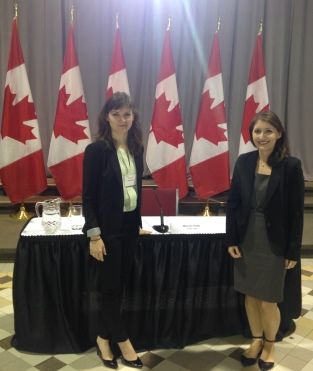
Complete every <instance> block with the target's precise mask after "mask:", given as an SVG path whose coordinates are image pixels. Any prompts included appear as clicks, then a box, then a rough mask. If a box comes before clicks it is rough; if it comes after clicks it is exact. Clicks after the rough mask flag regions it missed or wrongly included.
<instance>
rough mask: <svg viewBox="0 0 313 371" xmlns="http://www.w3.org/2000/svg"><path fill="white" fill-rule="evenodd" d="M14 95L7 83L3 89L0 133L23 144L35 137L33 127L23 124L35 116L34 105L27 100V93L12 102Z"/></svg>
mask: <svg viewBox="0 0 313 371" xmlns="http://www.w3.org/2000/svg"><path fill="white" fill-rule="evenodd" d="M15 96H16V94H14V93H13V94H12V93H11V90H10V87H9V85H7V86H6V88H5V91H4V104H3V114H2V127H1V135H2V138H4V137H10V138H13V139H15V140H17V141H19V142H21V143H23V144H25V143H26V141H27V140H30V139H36V136H35V135H34V134H33V132H32V130H33V127H31V126H29V125H26V124H24V122H25V121H29V120H35V119H36V118H37V117H36V112H35V106H34V103H33V102H28V95H26V97H24V98H23V99H22V100H20V101H19V102H18V103H17V104H13V101H14V98H15Z"/></svg>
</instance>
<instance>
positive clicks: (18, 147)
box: [0, 18, 47, 203]
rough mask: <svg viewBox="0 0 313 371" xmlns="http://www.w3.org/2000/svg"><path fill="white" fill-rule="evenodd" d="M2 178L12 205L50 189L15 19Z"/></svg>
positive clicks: (0, 155)
mask: <svg viewBox="0 0 313 371" xmlns="http://www.w3.org/2000/svg"><path fill="white" fill-rule="evenodd" d="M0 177H1V180H2V184H3V188H4V189H5V192H6V194H7V195H8V197H9V198H10V200H11V202H12V203H20V202H23V201H24V200H25V199H26V198H27V197H30V196H32V195H34V194H36V193H40V192H42V191H44V190H45V189H46V188H47V179H46V173H45V168H44V160H43V153H42V148H41V140H40V135H39V126H38V120H37V115H36V111H35V106H34V102H33V98H32V94H31V91H30V86H29V82H28V77H27V72H26V67H25V62H24V58H23V52H22V48H21V44H20V40H19V36H18V30H17V20H16V18H14V19H13V24H12V36H11V46H10V54H9V61H8V71H7V75H6V81H5V89H4V102H3V113H2V125H1V135H0Z"/></svg>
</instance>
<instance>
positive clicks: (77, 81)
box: [60, 66, 85, 105]
mask: <svg viewBox="0 0 313 371" xmlns="http://www.w3.org/2000/svg"><path fill="white" fill-rule="evenodd" d="M63 86H64V87H65V91H66V94H70V96H69V98H68V100H67V103H66V104H67V105H69V104H71V103H73V102H74V101H75V100H77V99H78V98H80V97H82V101H83V102H85V97H84V92H83V83H82V79H81V75H80V71H79V67H78V66H75V67H73V68H70V69H69V70H67V71H66V72H65V73H63V74H62V76H61V81H60V90H61V89H62V88H63Z"/></svg>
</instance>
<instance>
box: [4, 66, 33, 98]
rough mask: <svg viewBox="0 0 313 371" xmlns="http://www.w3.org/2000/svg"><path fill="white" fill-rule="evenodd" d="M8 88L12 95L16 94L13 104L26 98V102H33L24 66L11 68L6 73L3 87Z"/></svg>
mask: <svg viewBox="0 0 313 371" xmlns="http://www.w3.org/2000/svg"><path fill="white" fill-rule="evenodd" d="M8 85H9V87H10V90H11V92H12V93H13V94H16V96H15V98H14V101H13V104H17V103H18V102H20V101H21V100H22V99H24V98H25V97H26V96H28V99H27V100H28V102H33V97H32V93H31V90H30V86H29V82H28V78H27V72H26V67H25V64H21V65H19V66H18V67H15V68H12V69H11V70H9V71H8V72H7V76H6V80H5V86H8Z"/></svg>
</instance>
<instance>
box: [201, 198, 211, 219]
mask: <svg viewBox="0 0 313 371" xmlns="http://www.w3.org/2000/svg"><path fill="white" fill-rule="evenodd" d="M202 216H211V211H210V207H209V201H207V203H206V205H205V208H204V210H203V213H202Z"/></svg>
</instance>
